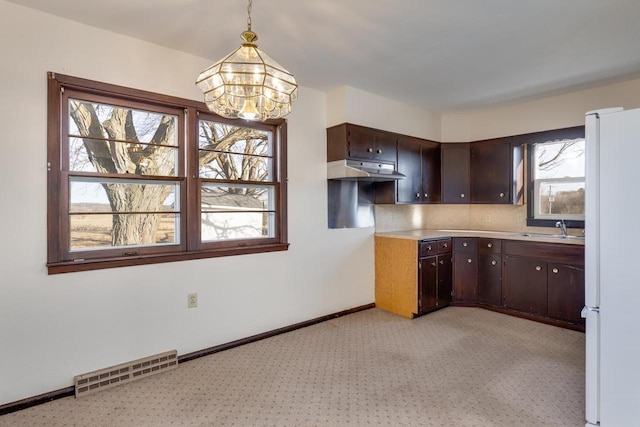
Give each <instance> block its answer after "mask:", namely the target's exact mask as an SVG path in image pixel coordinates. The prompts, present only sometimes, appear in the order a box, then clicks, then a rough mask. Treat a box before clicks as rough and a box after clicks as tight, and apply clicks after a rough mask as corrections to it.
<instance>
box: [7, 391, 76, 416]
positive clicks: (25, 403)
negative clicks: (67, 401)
mask: <svg viewBox="0 0 640 427" xmlns="http://www.w3.org/2000/svg"><path fill="white" fill-rule="evenodd" d="M74 394H75V387H74V386H71V387H67V388H63V389H60V390H56V391H50V392H49V393H44V394H39V395H38V396H33V397H27V398H26V399H22V400H18V401H16V402H11V403H6V404H4V405H0V415H5V414H10V413H12V412H16V411H20V410H22V409H27V408H31V407H32V406H37V405H42V404H43V403H47V402H51V401H52V400H58V399H62V398H63V397H70V396H73V395H74Z"/></svg>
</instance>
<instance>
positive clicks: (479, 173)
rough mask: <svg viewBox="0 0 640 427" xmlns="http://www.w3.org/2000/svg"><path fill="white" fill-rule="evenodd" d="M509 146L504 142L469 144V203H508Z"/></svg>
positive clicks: (509, 188) (510, 173)
mask: <svg viewBox="0 0 640 427" xmlns="http://www.w3.org/2000/svg"><path fill="white" fill-rule="evenodd" d="M511 171H512V162H511V145H510V144H509V143H508V141H506V140H499V141H496V142H487V141H483V142H477V143H472V144H471V203H510V202H511V187H512V183H513V177H512V172H511Z"/></svg>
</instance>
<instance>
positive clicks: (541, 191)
mask: <svg viewBox="0 0 640 427" xmlns="http://www.w3.org/2000/svg"><path fill="white" fill-rule="evenodd" d="M534 150H535V157H534V158H535V159H536V164H535V168H534V185H535V194H536V197H535V200H536V204H537V206H536V210H535V212H536V217H539V218H557V219H569V218H573V219H581V217H584V198H585V141H584V139H576V140H565V141H552V142H546V143H541V144H535V146H534Z"/></svg>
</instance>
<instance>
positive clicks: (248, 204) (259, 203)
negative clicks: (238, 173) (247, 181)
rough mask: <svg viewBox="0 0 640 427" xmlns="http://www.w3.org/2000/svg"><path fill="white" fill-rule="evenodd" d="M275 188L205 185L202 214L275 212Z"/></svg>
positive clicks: (203, 187) (201, 202) (202, 196)
mask: <svg viewBox="0 0 640 427" xmlns="http://www.w3.org/2000/svg"><path fill="white" fill-rule="evenodd" d="M274 192H275V189H274V187H273V186H269V185H243V186H241V185H216V184H211V183H205V184H203V185H202V191H201V201H200V205H201V209H202V212H228V211H267V210H273V209H274V206H275V203H274Z"/></svg>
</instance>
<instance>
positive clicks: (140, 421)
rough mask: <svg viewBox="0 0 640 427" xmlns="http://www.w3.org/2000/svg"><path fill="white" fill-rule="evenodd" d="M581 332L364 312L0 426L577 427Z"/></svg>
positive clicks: (478, 318)
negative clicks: (356, 426) (408, 318)
mask: <svg viewBox="0 0 640 427" xmlns="http://www.w3.org/2000/svg"><path fill="white" fill-rule="evenodd" d="M583 419H584V334H582V333H579V332H574V331H569V330H564V329H560V328H556V327H553V326H548V325H543V324H540V323H535V322H531V321H528V320H523V319H518V318H514V317H510V316H506V315H502V314H498V313H493V312H490V311H486V310H482V309H476V308H457V307H450V308H447V309H444V310H441V311H438V312H435V313H432V314H429V315H427V316H423V317H421V318H418V319H414V320H407V319H403V318H401V317H398V316H395V315H392V314H389V313H386V312H384V311H381V310H378V309H371V310H367V311H364V312H359V313H356V314H352V315H349V316H345V317H341V318H338V319H335V320H331V321H328V322H324V323H321V324H318V325H315V326H311V327H308V328H304V329H301V330H298V331H295V332H291V333H288V334H284V335H279V336H277V337H273V338H270V339H266V340H263V341H259V342H257V343H253V344H249V345H246V346H243V347H239V348H235V349H232V350H228V351H225V352H221V353H217V354H214V355H211V356H207V357H204V358H200V359H197V360H194V361H191V362H187V363H184V364H183V365H181V366H180V367H179V368H178V369H175V370H173V371H169V372H166V373H162V374H160V375H158V376H155V377H150V378H146V379H142V380H140V381H136V382H133V383H131V384H128V385H125V386H122V387H116V388H113V389H110V390H105V391H102V392H99V393H95V394H92V395H89V396H85V397H82V398H80V399H75V398H72V397H70V398H65V399H60V400H57V401H54V402H50V403H47V404H44V405H40V406H37V407H33V408H30V409H27V410H24V411H20V412H16V413H13V414H8V415H4V416H1V417H0V426H30V427H31V426H355V425H359V426H380V425H383V426H510V427H513V426H576V427H578V426H583V425H584V421H583Z"/></svg>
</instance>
